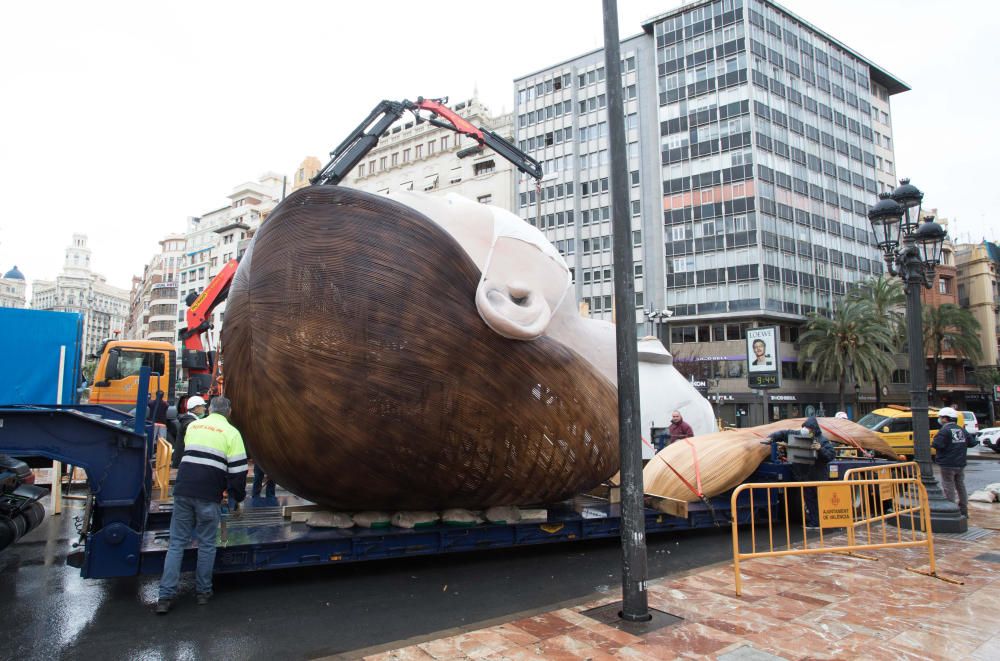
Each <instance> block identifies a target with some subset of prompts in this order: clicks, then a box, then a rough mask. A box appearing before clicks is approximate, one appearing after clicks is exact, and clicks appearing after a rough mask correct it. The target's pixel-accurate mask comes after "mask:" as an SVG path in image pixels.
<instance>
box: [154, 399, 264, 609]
mask: <svg viewBox="0 0 1000 661" xmlns="http://www.w3.org/2000/svg"><path fill="white" fill-rule="evenodd" d="M208 410H209V414H208V416H207V417H205V418H203V419H202V420H197V421H194V422H192V423H191V424H190V425H188V428H187V434H186V439H185V444H186V445H185V449H184V457H183V458H182V459H181V467H180V469H178V471H177V482H176V484H175V486H174V511H173V515H172V516H171V518H170V544H169V546H168V547H167V557H166V559H165V560H164V562H163V576H162V577H161V578H160V593H159V600H158V601H157V602H156V609H155V610H156V613H157V614H158V615H165V614H166V613H168V612H169V611H170V608H171V607H172V606H173V604H174V600H175V599H176V597H177V584H178V583H179V582H180V573H181V561H182V560H183V558H184V549H185V548H187V545H188V544H189V543H190V542H191V537H192V536H194V538H195V539H196V540H197V542H198V564H197V569H196V570H195V590H196V595H197V600H198V605H199V606H203V605H205V604H207V603H208V600H209V599H210V598H211V597H212V570H213V568H214V566H215V538H216V535H217V534H218V530H219V521H220V518H221V514H220V508H219V504H220V501H221V500H222V495H223V492H224V491H227V490H228V492H229V495H230V497H231V498H234V499H235V501H236V503H237V507H238V504H239V503H241V502H243V500H244V499H245V498H246V486H247V455H246V450H245V448H244V447H243V437H242V436H241V435H240V432H239V431H238V430H237V429H236V428H235V427H233V426H232V425H231V424H230V423H229V416H230V414H231V412H232V405H231V404H230V402H229V400H228V399H226V398H225V397H216V398H215V399H213V400H212V403H211V405H210V406H209V408H208ZM238 511H239V510H238V509H237V510H236V512H235V513H234V514H232V515H236V516H238ZM232 515H231V516H232Z"/></svg>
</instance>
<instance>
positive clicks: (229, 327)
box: [223, 186, 618, 510]
mask: <svg viewBox="0 0 1000 661" xmlns="http://www.w3.org/2000/svg"><path fill="white" fill-rule="evenodd" d="M479 275H480V274H479V270H478V269H477V268H476V266H475V265H474V264H473V262H472V261H471V260H470V259H469V257H468V256H467V255H466V253H465V252H464V251H463V250H462V248H461V247H460V246H459V245H458V243H457V242H455V241H454V240H453V239H452V237H451V236H450V235H449V234H447V233H446V232H445V231H443V230H442V229H441V228H440V227H439V226H437V225H436V224H434V223H433V222H431V221H430V220H429V219H427V218H426V217H424V216H423V215H421V214H419V213H418V212H416V211H414V210H413V209H411V208H410V207H407V206H404V205H401V204H398V203H395V202H392V201H390V200H388V199H386V198H384V197H380V196H375V195H370V194H367V193H362V192H359V191H354V190H351V189H348V188H341V187H335V186H322V187H310V188H306V189H302V190H299V191H296V192H295V193H293V194H292V195H290V196H289V197H288V198H287V199H286V200H284V201H283V202H282V203H281V204H280V205H279V206H278V208H277V209H276V210H275V211H274V212H273V213H272V214H271V216H270V217H269V218H268V220H267V222H266V223H264V225H263V226H262V228H261V229H260V230H259V231H258V233H257V235H256V236H255V238H254V240H253V243H252V245H251V247H250V249H249V250H248V251H247V253H246V255H244V257H243V260H242V262H241V264H240V268H239V271H238V273H237V275H236V278H235V280H234V282H233V286H232V291H231V293H230V296H229V302H228V304H227V309H226V318H225V326H224V329H223V348H224V351H225V368H226V393H227V395H228V396H230V397H231V398H232V401H233V420H234V423H235V424H236V425H237V427H238V428H239V429H240V430H241V431H242V433H243V436H244V438H245V439H246V443H247V447H248V450H249V452H250V454H251V456H252V457H253V458H254V460H255V461H258V462H259V463H260V464H261V466H262V467H264V469H265V470H266V471H267V472H268V474H269V475H271V476H273V477H274V478H275V479H276V481H277V483H278V484H280V485H282V486H284V487H286V488H288V489H289V490H291V491H292V492H294V493H296V494H298V495H301V496H303V497H306V498H310V499H312V500H315V501H317V502H319V503H323V504H324V505H327V506H329V507H333V508H340V509H347V510H353V509H388V510H407V509H410V510H412V509H441V508H445V507H465V508H470V509H478V508H483V507H487V506H490V505H503V504H528V503H544V502H552V501H557V500H560V499H563V498H566V497H568V496H571V495H573V494H574V493H578V492H580V491H582V490H585V489H589V488H591V487H593V486H595V485H597V484H599V483H600V482H601V481H602V480H604V479H606V478H608V477H609V476H610V475H612V474H614V472H615V471H616V470H617V469H618V447H617V446H618V441H617V422H616V421H617V393H616V391H615V389H614V387H613V386H612V385H611V384H610V383H608V381H607V380H606V379H605V378H604V377H603V376H602V375H600V374H599V373H598V372H597V371H596V370H594V369H593V367H591V365H590V364H589V363H588V362H587V361H586V360H584V359H583V358H581V357H580V356H579V355H578V354H576V353H575V352H573V351H571V350H570V349H568V348H566V347H565V346H563V345H562V344H560V343H558V342H555V341H554V340H552V339H550V338H546V337H542V338H540V339H537V340H534V341H530V342H519V341H514V340H508V339H505V338H503V337H500V336H499V335H497V334H496V333H494V332H492V331H491V330H490V329H489V328H488V327H487V326H486V325H485V324H484V323H483V321H482V320H481V319H480V317H479V315H478V313H477V311H476V307H475V292H476V286H477V284H478V280H479Z"/></svg>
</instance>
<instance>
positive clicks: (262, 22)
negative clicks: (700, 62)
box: [0, 0, 1000, 288]
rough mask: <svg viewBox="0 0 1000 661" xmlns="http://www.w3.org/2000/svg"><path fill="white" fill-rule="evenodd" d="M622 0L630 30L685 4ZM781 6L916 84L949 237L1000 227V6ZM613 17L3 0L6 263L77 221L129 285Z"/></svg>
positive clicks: (581, 2)
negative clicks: (233, 202)
mask: <svg viewBox="0 0 1000 661" xmlns="http://www.w3.org/2000/svg"><path fill="white" fill-rule="evenodd" d="M618 4H619V17H620V18H619V20H620V26H621V31H622V35H623V36H630V35H633V34H636V33H638V32H639V31H640V30H641V27H640V23H641V21H642V20H643V19H646V18H650V17H652V16H655V15H657V14H660V13H663V12H665V11H668V10H670V9H672V8H674V7H677V6H679V5H680V4H681V3H679V2H677V0H619V2H618ZM783 4H784V6H785V7H787V8H788V9H790V10H791V11H792V12H794V13H797V14H798V15H800V16H801V17H803V18H805V19H806V20H808V21H810V22H811V23H813V24H814V25H816V26H818V27H820V28H821V29H823V30H825V31H827V32H829V33H830V34H832V35H833V36H835V37H836V38H838V39H840V40H841V41H842V42H844V43H845V44H847V45H848V46H850V47H851V48H853V49H855V50H857V51H858V52H860V53H861V54H862V55H865V56H866V57H869V58H871V59H873V60H874V61H875V62H877V63H878V64H880V65H881V66H882V67H884V68H886V69H888V70H889V71H890V72H892V73H893V74H895V75H896V76H898V77H899V78H901V79H902V80H904V81H905V82H906V83H908V84H909V85H910V86H911V87H912V88H913V91H911V92H907V93H905V94H902V95H898V96H896V97H894V98H893V102H892V105H893V118H894V130H895V141H896V162H897V172H898V173H899V174H900V175H907V176H911V177H912V178H913V183H915V184H917V185H918V186H919V187H920V188H922V189H923V190H924V191H925V193H926V198H925V206H932V207H935V206H936V207H939V209H940V213H941V215H943V216H947V217H949V218H951V219H953V222H952V225H951V230H952V234H953V235H954V234H955V233H956V231H957V233H958V235H959V236H960V238H962V239H965V238H971V239H972V240H979V239H981V238H982V237H983V236H984V235H985V236H988V237H992V238H997V237H998V236H1000V232H998V229H997V227H998V226H1000V223H997V220H996V210H997V204H998V202H1000V199H998V193H997V189H998V187H997V185H996V177H995V174H994V170H995V168H996V166H995V164H996V162H997V158H998V154H1000V149H998V148H1000V144H998V143H1000V138H998V135H1000V131H998V130H997V128H996V122H995V121H993V120H994V118H993V117H990V116H988V113H990V114H992V113H995V112H996V108H997V96H998V92H997V76H996V68H995V64H996V62H997V50H996V47H995V44H994V43H991V42H995V41H996V39H997V35H998V27H1000V20H998V16H1000V10H998V9H997V4H996V3H994V2H986V1H982V2H970V3H948V4H945V3H941V2H934V1H931V0H924V1H915V0H910V1H903V0H898V1H887V0H838V1H837V2H818V1H817V0H785V2H784V3H783ZM959 10H960V11H959ZM601 20H602V10H601V2H600V0H562V1H557V0H545V1H540V0H506V1H505V2H489V3H477V2H464V3H436V4H431V3H418V2H412V1H405V2H404V1H395V0H383V2H373V3H371V4H368V3H360V4H359V3H348V2H329V1H327V2H258V1H256V0H242V1H240V2H221V1H213V2H197V3H194V2H185V1H179V2H172V3H157V4H153V3H146V2H102V1H101V0H91V1H90V2H79V1H72V2H71V1H62V0H56V1H49V2H17V3H14V2H9V3H4V4H3V7H2V8H0V94H2V98H0V186H2V187H3V188H2V193H3V198H2V199H3V202H4V205H3V208H2V209H0V273H2V272H3V271H5V270H6V269H7V268H9V267H10V266H11V265H13V264H17V265H18V266H19V267H20V269H21V270H22V271H23V272H24V273H25V275H26V276H27V278H28V280H29V281H30V280H33V279H40V278H41V279H52V278H54V277H55V276H56V275H57V274H58V272H59V270H60V268H61V265H62V256H63V250H64V249H65V247H66V246H67V245H68V244H69V242H70V237H71V235H72V233H73V232H83V233H86V234H87V235H89V237H90V245H91V248H92V250H93V259H92V263H93V265H94V268H95V270H97V271H99V272H101V273H104V274H105V275H106V276H107V277H108V279H109V280H110V281H111V283H112V284H115V285H118V286H120V287H125V288H127V287H128V286H129V282H130V277H131V276H132V275H133V274H139V273H141V271H142V267H143V264H144V263H146V262H147V261H148V260H149V258H150V257H151V256H152V254H153V253H154V252H155V251H156V250H157V249H158V246H157V240H158V239H160V238H162V236H164V235H165V234H167V233H170V232H181V231H183V229H184V223H185V219H186V217H187V216H196V215H200V214H202V213H205V212H207V211H209V210H212V209H215V208H218V207H219V206H222V205H224V204H226V203H227V202H228V200H227V199H226V195H227V194H228V193H229V192H230V190H231V189H232V188H233V187H234V186H235V185H237V184H239V183H242V182H244V181H248V180H252V179H256V178H257V177H258V176H259V175H260V174H261V173H263V172H265V171H268V170H273V171H276V172H279V173H282V174H288V175H290V174H291V173H292V172H293V170H294V169H295V167H296V166H297V165H298V164H299V162H300V161H301V160H302V158H303V157H304V156H306V155H315V156H318V157H320V159H321V160H324V159H325V157H326V156H327V154H328V152H329V150H330V149H331V148H333V147H334V146H336V145H337V144H338V143H339V142H340V141H341V140H342V139H343V138H344V137H346V135H347V133H348V131H350V130H351V129H353V128H354V127H355V126H356V125H357V124H358V123H359V122H360V121H361V120H362V119H363V118H364V117H365V116H366V115H367V114H368V112H369V111H370V110H371V108H372V107H373V106H374V105H375V104H376V103H377V102H378V101H379V100H381V99H384V98H388V99H403V98H410V99H413V98H416V97H417V96H427V97H433V96H445V95H449V96H451V97H452V99H454V100H458V99H462V98H466V97H468V96H470V95H471V94H472V92H473V89H475V88H478V90H479V94H480V97H481V98H482V99H483V100H484V101H485V102H486V103H487V104H488V105H489V106H490V107H491V109H492V110H494V111H500V110H501V109H506V110H510V109H511V105H512V102H511V100H512V98H513V92H512V80H513V78H514V77H516V76H521V75H524V74H527V73H530V72H532V71H535V70H537V69H541V68H544V67H547V66H550V65H552V64H554V63H556V62H559V61H562V60H565V59H568V58H571V57H574V56H576V55H579V54H581V53H583V52H586V51H589V50H592V49H594V48H598V47H600V46H601V45H602V43H603V33H602V30H603V26H602V22H601ZM990 62H993V63H994V64H993V65H990V64H989V63H990ZM991 164H992V165H991ZM954 219H957V224H956V223H955V222H954Z"/></svg>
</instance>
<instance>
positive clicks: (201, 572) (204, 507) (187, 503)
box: [160, 496, 221, 599]
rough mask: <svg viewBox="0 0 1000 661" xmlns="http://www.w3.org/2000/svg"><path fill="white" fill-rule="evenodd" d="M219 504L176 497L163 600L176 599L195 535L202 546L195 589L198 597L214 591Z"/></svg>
mask: <svg viewBox="0 0 1000 661" xmlns="http://www.w3.org/2000/svg"><path fill="white" fill-rule="evenodd" d="M220 519H221V515H220V513H219V503H216V502H212V501H210V500H202V499H201V498H190V497H188V496H174V513H173V516H171V517H170V546H169V547H168V548H167V558H166V560H165V561H164V562H163V576H162V577H161V578H160V599H173V598H174V597H175V596H176V595H177V584H178V583H179V582H180V578H181V560H183V559H184V549H185V548H187V545H188V544H190V543H191V536H192V533H193V534H194V538H195V540H196V541H197V542H198V568H197V569H196V570H195V588H196V590H197V591H198V594H202V593H208V592H211V591H212V569H213V568H214V567H215V537H216V535H217V534H218V531H219V521H220Z"/></svg>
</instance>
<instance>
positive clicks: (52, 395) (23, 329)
mask: <svg viewBox="0 0 1000 661" xmlns="http://www.w3.org/2000/svg"><path fill="white" fill-rule="evenodd" d="M82 338H83V316H82V315H80V314H78V313H76V312H49V311H45V310H21V309H16V308H0V405H4V404H56V403H59V401H60V399H59V373H60V362H59V357H60V353H61V352H60V349H61V348H62V347H65V352H64V355H63V359H62V398H61V403H63V404H75V403H76V401H77V388H79V387H80V381H81V365H80V361H81V358H82V356H81V355H80V352H81V351H82V349H81V345H82Z"/></svg>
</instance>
